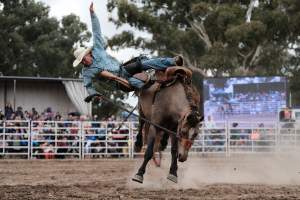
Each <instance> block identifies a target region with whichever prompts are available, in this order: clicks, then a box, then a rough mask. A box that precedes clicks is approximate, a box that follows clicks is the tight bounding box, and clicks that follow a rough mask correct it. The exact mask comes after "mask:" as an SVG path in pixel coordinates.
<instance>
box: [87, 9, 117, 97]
mask: <svg viewBox="0 0 300 200" xmlns="http://www.w3.org/2000/svg"><path fill="white" fill-rule="evenodd" d="M91 20H92V31H93V39H94V41H93V49H92V56H93V63H92V64H91V65H90V66H88V67H84V68H83V69H82V76H83V84H84V86H85V87H86V89H87V91H88V93H89V95H92V94H95V93H97V91H96V90H95V89H94V86H93V83H92V79H93V78H94V77H95V76H97V75H99V74H100V72H102V71H109V72H111V73H113V74H115V75H118V74H119V66H120V65H121V64H120V63H119V62H118V61H117V60H116V59H115V58H113V57H111V56H110V55H109V54H108V53H107V52H106V51H105V42H104V39H103V37H102V35H101V29H100V23H99V20H98V18H97V16H96V14H95V13H91Z"/></svg>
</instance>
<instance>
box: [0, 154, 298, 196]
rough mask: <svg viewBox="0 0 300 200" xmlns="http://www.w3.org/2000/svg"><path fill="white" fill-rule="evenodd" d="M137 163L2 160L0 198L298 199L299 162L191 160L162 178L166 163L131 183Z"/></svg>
mask: <svg viewBox="0 0 300 200" xmlns="http://www.w3.org/2000/svg"><path fill="white" fill-rule="evenodd" d="M141 161H142V160H140V159H134V160H130V159H100V160H83V161H74V160H47V161H45V160H32V161H30V160H0V180H1V181H0V199H60V200H61V199H230V200H231V199H272V200H273V199H300V162H298V161H295V160H294V159H291V158H290V157H289V158H281V157H276V158H274V159H273V158H272V159H266V158H265V157H261V158H259V159H257V158H252V157H247V158H244V157H243V158H231V157H230V158H226V157H223V158H216V157H214V158H211V157H209V158H208V157H206V158H203V157H193V158H190V159H189V160H188V161H187V162H185V163H180V164H179V170H178V176H179V183H178V184H175V183H172V182H170V181H168V180H167V179H166V177H167V174H168V168H169V158H166V159H164V160H163V163H162V167H161V168H157V167H155V166H154V164H153V163H152V162H151V163H150V165H149V167H148V168H147V172H146V173H147V174H146V175H145V177H144V183H143V184H139V183H135V182H132V181H131V177H132V176H133V175H134V174H135V172H136V169H137V168H138V166H139V164H140V163H141Z"/></svg>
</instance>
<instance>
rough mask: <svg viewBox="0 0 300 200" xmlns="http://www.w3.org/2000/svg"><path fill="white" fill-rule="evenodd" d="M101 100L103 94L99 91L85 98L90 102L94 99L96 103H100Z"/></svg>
mask: <svg viewBox="0 0 300 200" xmlns="http://www.w3.org/2000/svg"><path fill="white" fill-rule="evenodd" d="M100 100H101V95H100V94H98V93H95V94H92V95H89V96H87V97H86V98H85V99H84V101H85V102H86V103H90V102H91V101H93V102H94V103H99V101H100Z"/></svg>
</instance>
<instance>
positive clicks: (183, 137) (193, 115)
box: [177, 111, 203, 162]
mask: <svg viewBox="0 0 300 200" xmlns="http://www.w3.org/2000/svg"><path fill="white" fill-rule="evenodd" d="M202 120H203V117H202V116H201V115H200V113H199V112H198V111H191V112H188V113H186V114H185V115H184V116H183V117H182V118H181V120H180V121H179V123H178V129H177V138H178V160H179V161H180V162H184V161H186V159H187V157H188V152H189V150H190V148H191V146H192V145H193V143H194V140H195V138H196V137H197V135H198V133H199V127H200V122H201V121H202Z"/></svg>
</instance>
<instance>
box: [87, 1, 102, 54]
mask: <svg viewBox="0 0 300 200" xmlns="http://www.w3.org/2000/svg"><path fill="white" fill-rule="evenodd" d="M90 13H91V20H92V31H93V39H94V48H99V49H103V50H104V48H105V42H104V39H103V37H102V35H101V28H100V23H99V20H98V17H97V15H96V14H95V12H94V8H93V3H92V4H91V6H90Z"/></svg>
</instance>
